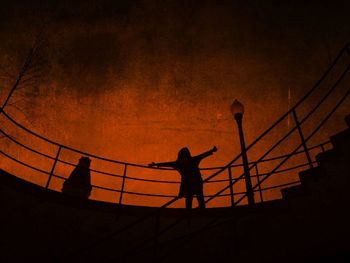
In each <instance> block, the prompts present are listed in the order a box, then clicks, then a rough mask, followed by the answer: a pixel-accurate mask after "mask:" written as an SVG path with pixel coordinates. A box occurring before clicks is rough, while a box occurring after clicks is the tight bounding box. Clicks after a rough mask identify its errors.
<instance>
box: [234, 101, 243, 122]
mask: <svg viewBox="0 0 350 263" xmlns="http://www.w3.org/2000/svg"><path fill="white" fill-rule="evenodd" d="M231 112H232V115H233V117H234V118H235V119H237V118H242V117H243V114H244V106H243V104H242V103H240V102H239V101H238V100H234V102H233V103H232V105H231Z"/></svg>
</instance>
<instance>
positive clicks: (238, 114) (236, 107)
mask: <svg viewBox="0 0 350 263" xmlns="http://www.w3.org/2000/svg"><path fill="white" fill-rule="evenodd" d="M231 112H232V115H233V117H234V118H235V120H236V122H237V126H238V132H239V141H240V143H241V152H242V162H243V169H244V178H245V185H246V189H247V197H248V204H249V205H253V204H255V201H254V192H253V187H252V181H251V180H250V172H249V165H248V157H247V151H246V148H245V142H244V134H243V126H242V120H243V113H244V106H243V104H242V103H240V102H239V101H238V100H235V101H234V102H233V103H232V105H231Z"/></svg>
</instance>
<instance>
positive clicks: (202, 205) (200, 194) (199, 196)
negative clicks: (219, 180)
mask: <svg viewBox="0 0 350 263" xmlns="http://www.w3.org/2000/svg"><path fill="white" fill-rule="evenodd" d="M196 196H197V201H198V207H199V208H205V202H204V195H203V188H201V189H199V190H198V192H197V193H196Z"/></svg>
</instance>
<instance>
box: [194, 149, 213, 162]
mask: <svg viewBox="0 0 350 263" xmlns="http://www.w3.org/2000/svg"><path fill="white" fill-rule="evenodd" d="M217 150H218V148H216V146H214V147H213V148H212V149H211V150H209V151H207V152H204V153H202V154H199V155H197V156H195V157H194V158H195V159H197V160H199V161H200V160H202V159H204V158H206V157H208V156H210V155H212V154H213V153H214V152H216V151H217Z"/></svg>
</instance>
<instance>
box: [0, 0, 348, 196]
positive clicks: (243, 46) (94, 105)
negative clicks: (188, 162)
mask: <svg viewBox="0 0 350 263" xmlns="http://www.w3.org/2000/svg"><path fill="white" fill-rule="evenodd" d="M346 10H349V3H347V2H345V1H336V2H334V1H328V3H327V2H325V1H323V2H322V4H321V3H320V2H319V1H308V2H306V3H305V1H293V2H291V3H290V2H283V3H282V2H280V1H264V2H263V3H262V2H260V1H194V0H191V1H74V3H71V1H60V2H59V3H54V2H53V1H52V2H50V1H46V2H45V3H42V2H41V1H30V2H28V3H20V2H13V1H8V2H6V1H5V2H4V4H3V5H2V7H1V9H0V12H1V18H2V19H1V21H0V25H1V28H0V30H1V34H0V59H1V63H2V65H3V68H4V70H3V71H4V72H3V74H2V75H4V76H5V77H6V78H4V79H3V80H2V83H1V97H2V99H3V98H4V96H5V94H6V93H7V91H8V89H9V87H10V84H11V78H7V77H8V74H7V73H8V72H10V73H12V74H13V73H15V72H16V70H15V69H16V66H18V65H19V64H20V63H21V62H22V61H23V58H24V55H25V53H26V50H27V49H28V48H29V46H30V45H31V43H32V41H33V36H34V35H35V32H37V31H38V29H39V28H41V26H42V25H43V24H45V25H46V26H45V37H46V49H45V56H46V57H47V59H48V61H49V68H48V72H47V74H46V77H45V78H44V79H43V82H41V84H40V85H38V86H35V87H34V86H33V87H26V88H23V89H21V90H18V91H17V92H16V93H15V96H14V97H13V102H14V101H18V102H17V103H16V107H14V106H12V107H11V106H10V107H9V108H8V111H9V112H11V113H12V114H13V115H15V116H16V117H17V118H18V119H19V120H22V121H23V123H24V124H26V125H27V126H28V127H30V128H31V129H33V130H35V131H37V132H38V133H40V134H43V135H45V136H47V137H49V138H51V139H53V140H56V141H59V142H62V143H64V144H68V145H71V146H73V147H76V148H79V149H82V150H84V151H88V152H93V153H96V154H99V155H103V156H108V157H110V158H114V159H118V160H122V161H129V162H137V163H143V164H147V163H149V162H151V161H167V160H173V159H175V158H176V155H177V151H178V150H179V148H181V147H183V146H189V147H190V149H191V150H192V151H193V153H194V154H196V153H200V152H202V151H204V150H207V149H209V148H211V147H212V146H213V145H216V146H217V147H218V148H219V151H218V152H217V153H216V154H215V156H213V157H210V158H209V159H208V160H206V161H205V163H203V166H213V165H223V164H225V163H227V162H228V161H229V160H231V159H232V157H233V156H234V155H235V154H236V153H238V152H239V148H238V145H239V142H238V138H237V137H238V136H237V130H236V127H235V124H234V122H233V121H232V117H231V115H230V112H229V106H230V104H231V103H232V101H233V100H234V99H236V98H238V99H239V100H241V101H242V102H243V103H244V104H245V106H246V113H245V120H244V121H245V122H244V125H245V128H246V140H247V142H251V141H252V140H253V139H254V138H255V137H256V136H257V135H258V134H260V133H261V132H262V131H263V130H264V129H266V128H267V127H268V126H269V125H270V124H271V123H272V122H273V121H274V120H276V119H277V117H279V116H280V115H281V114H282V113H284V112H285V111H286V110H287V109H288V105H289V104H290V103H291V104H293V103H294V102H295V101H296V100H297V99H298V98H300V96H301V95H303V94H304V93H305V91H306V90H307V89H309V88H310V87H311V86H312V84H314V83H315V81H316V80H317V79H318V77H319V76H320V75H321V74H322V73H323V71H324V70H325V69H326V67H327V66H328V65H329V63H330V61H331V59H333V58H334V56H335V55H336V53H337V52H338V50H339V49H340V48H341V47H342V46H343V45H344V44H345V43H346V42H347V41H348V40H349V35H350V34H349V33H350V29H349V27H347V25H348V24H349V22H350V21H349V16H348V12H347V11H346ZM289 89H290V90H291V100H290V101H288V90H289ZM23 112H24V113H25V114H24V113H23ZM344 113H345V110H344V109H343V110H340V113H339V116H343V115H344ZM338 120H339V118H338ZM339 123H341V122H339ZM341 125H342V124H339V125H338V126H337V127H338V128H337V129H341V128H342V126H341ZM282 126H283V127H280V130H279V132H280V131H285V130H286V129H287V122H285V123H284V125H282ZM333 127H334V125H333ZM277 133H278V132H277ZM328 135H329V133H327V129H326V130H325V133H324V136H321V137H320V138H321V139H325V138H327V137H328ZM28 140H30V139H28ZM269 141H270V139H268V140H267V142H266V143H265V142H264V143H263V144H262V146H267V145H268V143H269ZM42 147H43V148H45V146H42ZM54 151H55V149H50V150H49V152H50V153H52V154H54ZM262 151H263V147H262V148H259V149H258V150H256V151H255V152H252V153H251V154H250V158H251V159H256V158H257V157H258V156H259V154H261V153H262ZM279 152H284V148H283V149H280V150H279ZM18 154H19V155H22V156H24V153H18ZM276 154H277V152H276ZM78 157H79V156H71V158H74V160H73V162H76V160H77V158H78ZM2 161H3V160H2ZM3 162H5V161H3ZM33 162H35V161H33ZM96 165H98V164H96ZM172 178H174V179H176V178H177V177H176V176H175V177H172ZM173 191H174V193H176V190H173Z"/></svg>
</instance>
